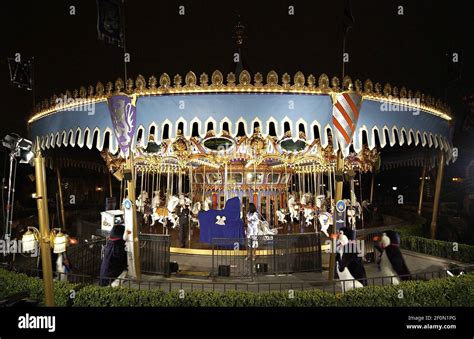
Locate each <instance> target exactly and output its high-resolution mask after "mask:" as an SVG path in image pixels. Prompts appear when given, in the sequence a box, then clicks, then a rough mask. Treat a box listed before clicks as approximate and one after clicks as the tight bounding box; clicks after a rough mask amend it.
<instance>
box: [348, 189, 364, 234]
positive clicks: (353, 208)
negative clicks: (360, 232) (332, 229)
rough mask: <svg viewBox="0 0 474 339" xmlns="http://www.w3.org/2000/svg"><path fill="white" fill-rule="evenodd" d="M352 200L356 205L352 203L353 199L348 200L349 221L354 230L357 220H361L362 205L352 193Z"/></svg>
mask: <svg viewBox="0 0 474 339" xmlns="http://www.w3.org/2000/svg"><path fill="white" fill-rule="evenodd" d="M351 196H352V200H353V201H354V204H352V203H351V199H346V205H347V219H348V221H349V224H350V225H351V226H352V228H355V224H356V220H357V219H360V216H361V211H362V209H361V205H360V203H359V202H358V201H357V199H356V197H355V193H354V192H351Z"/></svg>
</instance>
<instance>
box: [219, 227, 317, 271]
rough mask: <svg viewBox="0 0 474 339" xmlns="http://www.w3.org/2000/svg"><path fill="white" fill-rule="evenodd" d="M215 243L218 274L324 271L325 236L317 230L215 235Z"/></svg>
mask: <svg viewBox="0 0 474 339" xmlns="http://www.w3.org/2000/svg"><path fill="white" fill-rule="evenodd" d="M211 246H212V272H211V274H212V276H214V277H216V276H228V277H250V278H253V277H255V276H257V275H258V274H275V275H277V274H289V273H292V272H310V271H313V272H314V271H322V259H321V240H320V236H319V234H316V233H309V234H286V235H273V236H258V237H256V238H250V239H237V238H235V239H232V238H214V239H213V241H212V244H211ZM252 252H255V254H256V256H255V258H252V255H253V254H254V253H252Z"/></svg>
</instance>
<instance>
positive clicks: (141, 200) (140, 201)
mask: <svg viewBox="0 0 474 339" xmlns="http://www.w3.org/2000/svg"><path fill="white" fill-rule="evenodd" d="M147 199H148V192H147V191H141V192H140V195H139V196H138V198H137V201H136V202H135V203H136V205H137V210H138V212H140V213H143V212H144V209H145V203H146V201H147Z"/></svg>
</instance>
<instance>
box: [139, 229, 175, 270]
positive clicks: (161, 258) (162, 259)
mask: <svg viewBox="0 0 474 339" xmlns="http://www.w3.org/2000/svg"><path fill="white" fill-rule="evenodd" d="M139 239H140V259H141V264H142V266H141V268H142V272H143V273H152V274H163V275H165V276H169V274H170V247H171V237H170V236H169V235H161V234H140V236H139Z"/></svg>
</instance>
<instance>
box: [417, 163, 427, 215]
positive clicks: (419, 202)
mask: <svg viewBox="0 0 474 339" xmlns="http://www.w3.org/2000/svg"><path fill="white" fill-rule="evenodd" d="M425 177H426V159H425V161H424V162H423V170H422V171H421V183H420V197H419V198H418V211H417V213H418V215H421V209H422V207H423V191H424V188H425Z"/></svg>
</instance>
